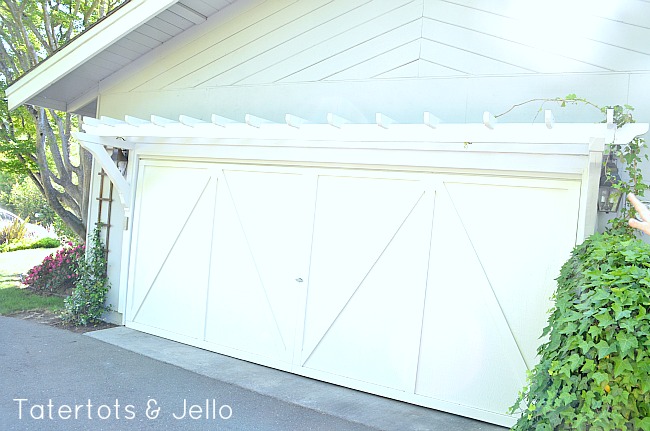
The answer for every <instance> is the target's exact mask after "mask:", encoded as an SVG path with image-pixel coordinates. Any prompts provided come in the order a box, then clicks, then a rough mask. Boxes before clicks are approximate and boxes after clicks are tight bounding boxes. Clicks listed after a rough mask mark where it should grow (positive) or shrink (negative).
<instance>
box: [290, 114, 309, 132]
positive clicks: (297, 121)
mask: <svg viewBox="0 0 650 431" xmlns="http://www.w3.org/2000/svg"><path fill="white" fill-rule="evenodd" d="M284 119H285V121H286V122H287V124H288V125H289V126H291V127H295V128H296V129H300V126H302V125H303V124H309V121H307V120H305V119H304V118H300V117H298V116H296V115H292V114H287V115H285V117H284Z"/></svg>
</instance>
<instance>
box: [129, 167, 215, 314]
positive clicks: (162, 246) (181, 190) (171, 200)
mask: <svg viewBox="0 0 650 431" xmlns="http://www.w3.org/2000/svg"><path fill="white" fill-rule="evenodd" d="M140 178H141V180H140V182H139V184H138V186H139V187H138V192H139V193H140V194H142V195H143V196H142V199H140V202H139V205H138V207H137V208H138V212H137V213H136V225H137V226H136V229H137V232H136V237H137V241H136V244H137V245H138V249H137V250H136V262H137V265H135V266H134V267H135V268H136V271H135V273H134V277H132V281H133V283H132V284H133V285H134V286H135V287H136V288H135V289H131V295H132V297H131V304H132V305H133V304H140V303H141V302H142V301H143V299H144V296H145V295H146V294H147V292H148V291H149V288H150V287H151V285H152V284H153V282H154V280H155V279H156V277H158V275H159V272H160V270H161V268H162V266H163V264H164V262H165V261H166V260H167V259H168V257H169V253H170V251H171V248H172V247H173V246H174V244H175V242H176V241H177V239H178V237H179V235H180V233H181V232H182V230H183V228H184V227H185V225H186V223H187V220H188V218H189V217H190V215H191V214H192V212H193V211H194V209H195V207H196V205H197V202H198V201H199V199H200V198H201V197H202V196H203V194H204V193H205V190H206V187H207V186H208V183H209V182H210V180H211V177H210V174H209V173H208V172H207V171H206V170H205V169H185V168H183V169H182V168H178V167H170V166H157V165H147V164H144V165H143V167H142V172H141V174H140ZM185 187H188V188H190V190H186V189H185ZM143 191H146V193H143ZM211 224H212V223H211V222H210V224H208V225H207V226H211Z"/></svg>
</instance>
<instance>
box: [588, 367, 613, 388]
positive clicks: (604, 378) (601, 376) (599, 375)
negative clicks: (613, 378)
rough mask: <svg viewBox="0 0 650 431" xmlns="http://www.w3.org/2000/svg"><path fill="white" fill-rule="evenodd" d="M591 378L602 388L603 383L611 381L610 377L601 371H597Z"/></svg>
mask: <svg viewBox="0 0 650 431" xmlns="http://www.w3.org/2000/svg"><path fill="white" fill-rule="evenodd" d="M591 378H592V379H593V380H594V382H595V383H596V385H597V386H600V385H601V383H603V382H608V381H609V376H608V375H607V374H605V373H603V372H600V371H596V372H595V373H594V374H592V376H591Z"/></svg>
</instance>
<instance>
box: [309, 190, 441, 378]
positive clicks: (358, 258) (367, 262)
mask: <svg viewBox="0 0 650 431" xmlns="http://www.w3.org/2000/svg"><path fill="white" fill-rule="evenodd" d="M343 189H344V190H345V193H343ZM342 196H345V199H347V200H346V202H345V204H344V205H341V200H342ZM391 204H392V205H391ZM337 208H338V209H341V208H345V209H346V214H345V215H346V216H347V217H346V220H345V223H344V225H343V226H341V225H340V223H339V220H337V219H338V218H339V217H340V216H339V217H337V216H329V213H330V212H334V213H335V212H336V211H335V209H337ZM432 210H433V193H428V192H427V191H426V190H425V187H424V186H423V184H422V183H419V182H410V181H400V180H392V179H372V180H370V179H351V178H345V179H332V178H326V179H325V180H324V181H323V179H322V178H321V181H320V182H319V188H318V199H317V206H316V223H315V228H314V242H313V246H312V247H313V251H312V268H311V274H310V286H309V291H308V299H307V311H306V314H305V332H304V344H303V348H302V358H303V359H302V365H303V366H304V367H306V368H310V369H315V370H319V371H322V372H326V373H331V374H336V375H339V376H345V377H348V378H352V379H356V380H360V381H363V382H368V383H373V384H377V385H382V386H388V387H392V388H396V389H400V390H407V389H409V388H411V389H412V385H413V380H414V376H415V358H416V356H417V349H418V343H419V327H420V324H421V318H422V316H421V311H422V305H421V304H422V301H423V296H424V290H425V285H426V272H427V265H428V261H427V258H426V256H427V255H428V247H429V235H428V233H429V232H430V229H431V214H432ZM325 214H328V216H325ZM378 239H381V242H380V241H378ZM360 262H361V263H360ZM418 309H419V310H420V313H417V312H414V310H418Z"/></svg>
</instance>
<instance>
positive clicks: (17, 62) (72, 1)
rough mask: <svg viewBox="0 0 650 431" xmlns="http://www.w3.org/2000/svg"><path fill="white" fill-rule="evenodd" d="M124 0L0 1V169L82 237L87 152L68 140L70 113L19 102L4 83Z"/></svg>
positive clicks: (73, 119)
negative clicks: (10, 100)
mask: <svg viewBox="0 0 650 431" xmlns="http://www.w3.org/2000/svg"><path fill="white" fill-rule="evenodd" d="M125 1H128V0H0V42H1V43H0V171H3V172H5V173H7V174H12V175H18V176H21V177H25V178H29V179H30V180H31V181H33V183H34V184H35V185H36V187H37V188H38V190H39V192H40V193H42V195H43V196H44V197H45V199H46V200H47V202H48V204H49V205H50V206H51V208H52V210H53V211H54V212H55V213H56V214H57V215H58V216H59V217H60V218H61V219H62V220H63V221H64V222H65V223H66V224H67V225H68V226H69V227H70V228H71V229H72V230H73V231H74V232H75V234H76V235H78V236H79V237H80V238H84V237H85V235H86V214H87V212H88V211H87V205H88V193H89V188H90V187H89V186H90V172H91V166H92V165H91V162H92V157H91V155H90V154H89V153H88V152H87V151H85V150H84V149H83V148H80V147H79V145H78V144H75V143H73V142H72V140H71V132H72V130H73V129H74V128H75V127H78V123H79V120H78V118H77V116H76V115H73V114H70V113H65V112H59V111H56V110H53V109H46V108H42V107H38V106H34V105H23V106H20V107H18V108H16V109H14V110H13V111H11V112H9V110H8V107H7V99H6V96H5V90H6V88H7V86H8V85H10V84H11V83H13V82H15V81H16V80H17V79H19V78H20V77H21V76H22V75H23V74H24V73H27V72H28V71H29V70H31V69H32V68H34V67H36V66H37V65H38V64H39V63H40V62H41V61H43V60H44V59H45V58H47V57H49V56H50V55H52V54H54V53H55V52H56V51H57V50H59V49H60V48H61V47H63V46H64V45H65V44H66V43H68V42H69V41H70V40H71V39H72V38H73V37H74V36H75V35H76V34H78V33H80V32H81V31H83V30H84V29H86V28H88V26H90V25H92V23H94V22H96V21H97V20H98V19H100V18H102V17H104V16H105V15H106V14H107V13H109V12H110V11H111V10H113V9H115V8H116V7H117V6H118V5H119V4H121V3H124V2H125Z"/></svg>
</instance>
